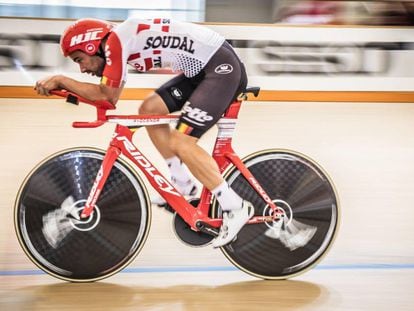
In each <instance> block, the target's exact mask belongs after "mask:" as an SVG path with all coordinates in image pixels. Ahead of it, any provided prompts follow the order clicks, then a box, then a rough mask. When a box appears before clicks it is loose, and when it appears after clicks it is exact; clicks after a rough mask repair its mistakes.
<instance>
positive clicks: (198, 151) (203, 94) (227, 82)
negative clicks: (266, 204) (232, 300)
mask: <svg viewBox="0 0 414 311" xmlns="http://www.w3.org/2000/svg"><path fill="white" fill-rule="evenodd" d="M204 71H205V77H204V79H203V80H202V81H201V82H200V84H199V85H198V86H197V88H196V89H195V90H194V92H193V93H192V95H191V96H190V98H189V100H188V102H187V103H186V104H185V105H184V107H183V109H182V116H181V118H180V120H179V123H178V125H177V130H176V131H173V132H172V135H171V141H170V143H171V145H170V146H171V149H172V150H173V151H174V153H175V154H177V155H178V157H179V158H180V159H181V160H182V161H183V162H184V163H185V164H186V165H187V166H188V168H189V169H190V171H191V172H192V173H193V175H194V176H195V177H196V178H197V179H198V180H199V181H200V182H201V183H202V184H203V185H204V186H206V187H207V188H208V189H209V190H211V191H212V192H213V194H214V195H215V196H216V197H217V199H218V201H219V202H220V205H221V207H222V209H223V210H224V211H225V213H224V215H223V226H222V228H221V231H220V235H219V237H218V238H217V239H216V240H215V242H214V243H213V244H214V246H216V247H218V246H222V245H224V244H227V243H228V242H230V241H231V240H233V239H234V237H235V236H236V235H237V233H238V231H239V230H240V229H241V227H242V226H243V225H244V224H245V223H246V222H247V221H248V219H249V218H250V217H251V216H252V215H253V212H254V211H253V208H252V206H251V205H250V204H248V203H247V202H243V200H242V199H241V198H240V197H239V196H238V195H237V194H236V193H235V192H234V191H233V190H232V189H231V188H230V187H228V185H227V183H226V182H225V181H224V180H223V178H222V177H221V175H220V173H219V169H218V167H217V164H216V163H215V161H214V159H213V158H212V157H211V156H210V155H209V154H208V153H207V152H206V151H204V149H202V148H201V147H199V146H198V145H197V140H198V138H199V137H201V136H202V135H203V134H204V133H205V132H206V131H207V130H208V129H209V128H210V127H211V126H213V125H214V124H215V123H216V122H217V121H218V120H219V119H220V118H221V116H222V115H223V113H224V111H225V110H226V109H227V107H228V106H229V104H230V103H231V102H232V101H233V100H234V98H235V97H236V96H237V95H238V93H239V91H240V90H241V89H242V88H244V87H245V86H246V84H247V78H246V74H245V71H244V67H243V65H242V63H241V62H240V61H239V59H238V57H237V56H236V55H235V54H234V52H233V50H232V49H231V47H230V46H229V45H228V44H227V43H225V44H224V45H223V47H222V48H220V49H219V50H218V52H217V53H216V55H215V56H213V58H212V59H211V60H210V61H209V63H208V64H207V66H206V67H205V69H204Z"/></svg>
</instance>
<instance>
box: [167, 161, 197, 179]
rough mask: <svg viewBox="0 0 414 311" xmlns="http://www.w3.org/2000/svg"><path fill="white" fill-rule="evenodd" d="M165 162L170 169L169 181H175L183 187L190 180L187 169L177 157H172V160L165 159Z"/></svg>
mask: <svg viewBox="0 0 414 311" xmlns="http://www.w3.org/2000/svg"><path fill="white" fill-rule="evenodd" d="M165 161H166V162H167V165H168V168H169V169H170V173H171V180H175V181H177V182H178V184H180V185H185V184H186V183H189V182H190V181H191V180H192V177H191V175H190V173H189V171H188V169H187V167H186V166H185V164H184V163H183V162H182V161H181V160H180V158H179V157H177V156H174V157H172V158H168V159H165Z"/></svg>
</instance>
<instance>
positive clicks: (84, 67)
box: [69, 51, 105, 77]
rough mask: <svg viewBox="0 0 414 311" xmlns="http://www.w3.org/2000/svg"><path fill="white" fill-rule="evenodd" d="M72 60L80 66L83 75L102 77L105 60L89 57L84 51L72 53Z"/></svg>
mask: <svg viewBox="0 0 414 311" xmlns="http://www.w3.org/2000/svg"><path fill="white" fill-rule="evenodd" d="M69 56H70V58H72V60H73V61H74V62H75V63H77V64H78V65H79V69H80V71H81V72H82V73H85V72H86V73H87V74H91V75H92V76H98V77H102V73H103V70H104V67H105V60H104V59H103V58H102V57H99V56H89V55H88V54H86V53H84V52H82V51H75V52H73V53H71V54H70V55H69Z"/></svg>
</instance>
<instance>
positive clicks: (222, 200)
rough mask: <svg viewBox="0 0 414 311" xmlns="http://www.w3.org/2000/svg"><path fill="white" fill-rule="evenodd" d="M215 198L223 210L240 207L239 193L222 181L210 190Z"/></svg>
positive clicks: (241, 201)
mask: <svg viewBox="0 0 414 311" xmlns="http://www.w3.org/2000/svg"><path fill="white" fill-rule="evenodd" d="M211 193H212V194H214V195H215V196H216V198H217V201H218V202H219V204H220V206H221V208H222V210H223V211H231V210H235V209H241V208H242V203H243V200H242V198H241V197H239V195H238V194H237V193H236V192H234V190H233V189H232V188H230V186H229V185H228V184H227V182H225V181H223V182H222V183H221V184H220V185H219V186H218V187H216V188H214V189H213V190H212V191H211Z"/></svg>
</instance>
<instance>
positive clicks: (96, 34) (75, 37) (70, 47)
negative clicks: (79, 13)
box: [60, 18, 114, 57]
mask: <svg viewBox="0 0 414 311" xmlns="http://www.w3.org/2000/svg"><path fill="white" fill-rule="evenodd" d="M113 27H114V25H113V24H111V23H110V22H107V21H104V20H100V19H93V18H83V19H79V20H77V21H76V22H75V23H73V24H72V25H70V26H68V27H67V28H66V30H65V31H64V33H63V34H62V36H61V38H60V48H61V49H62V53H63V55H64V56H65V57H67V56H68V55H69V54H70V53H72V52H74V51H77V50H80V51H82V52H84V53H86V54H88V55H95V54H96V53H97V52H99V46H100V44H101V41H102V39H104V38H105V37H106V36H107V35H108V34H109V33H110V32H111V31H112V28H113Z"/></svg>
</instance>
